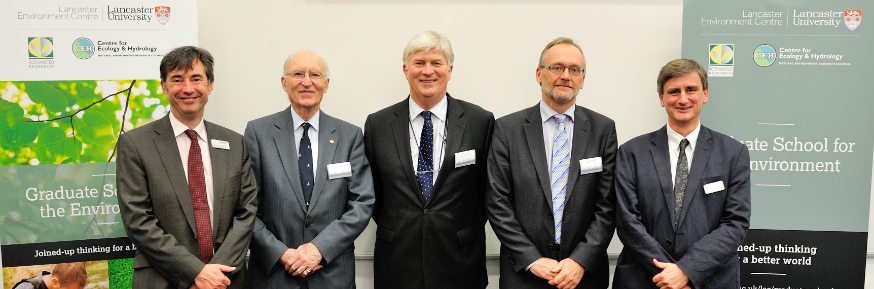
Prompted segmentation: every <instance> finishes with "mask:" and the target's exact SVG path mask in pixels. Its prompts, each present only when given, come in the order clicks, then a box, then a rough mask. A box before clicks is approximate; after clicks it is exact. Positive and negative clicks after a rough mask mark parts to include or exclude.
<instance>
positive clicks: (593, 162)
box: [580, 157, 604, 175]
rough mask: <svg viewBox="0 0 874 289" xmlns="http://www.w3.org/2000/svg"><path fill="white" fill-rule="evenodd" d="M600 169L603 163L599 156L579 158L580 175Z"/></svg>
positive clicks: (602, 168) (602, 167)
mask: <svg viewBox="0 0 874 289" xmlns="http://www.w3.org/2000/svg"><path fill="white" fill-rule="evenodd" d="M602 170H604V164H603V163H601V157H594V158H588V159H582V160H580V175H585V174H591V173H597V172H600V171H602Z"/></svg>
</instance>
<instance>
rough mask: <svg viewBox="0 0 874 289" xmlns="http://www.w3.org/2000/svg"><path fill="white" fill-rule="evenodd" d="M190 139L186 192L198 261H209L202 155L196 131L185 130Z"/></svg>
mask: <svg viewBox="0 0 874 289" xmlns="http://www.w3.org/2000/svg"><path fill="white" fill-rule="evenodd" d="M185 134H187V135H188V138H190V139H191V147H190V148H189V149H188V192H189V193H190V194H191V204H192V205H194V223H195V225H196V226H197V246H198V247H200V261H203V263H209V259H212V253H213V248H212V223H211V222H210V220H209V201H207V199H206V177H204V175H203V156H202V155H201V154H200V144H199V143H198V142H197V132H196V131H193V130H190V129H189V130H186V131H185Z"/></svg>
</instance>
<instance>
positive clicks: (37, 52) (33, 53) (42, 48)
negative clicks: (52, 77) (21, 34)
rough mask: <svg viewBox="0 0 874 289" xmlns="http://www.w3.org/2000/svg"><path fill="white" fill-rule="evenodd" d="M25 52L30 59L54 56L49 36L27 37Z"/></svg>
mask: <svg viewBox="0 0 874 289" xmlns="http://www.w3.org/2000/svg"><path fill="white" fill-rule="evenodd" d="M27 52H28V56H30V59H52V58H54V47H53V45H52V38H51V37H28V38H27Z"/></svg>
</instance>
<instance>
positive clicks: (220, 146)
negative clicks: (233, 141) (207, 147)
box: [209, 139, 231, 150]
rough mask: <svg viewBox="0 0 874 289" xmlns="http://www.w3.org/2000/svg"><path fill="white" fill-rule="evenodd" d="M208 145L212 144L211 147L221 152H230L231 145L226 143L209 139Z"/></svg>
mask: <svg viewBox="0 0 874 289" xmlns="http://www.w3.org/2000/svg"><path fill="white" fill-rule="evenodd" d="M209 143H210V144H212V147H214V148H217V149H223V150H230V149H231V145H230V144H228V141H224V140H219V139H211V140H209Z"/></svg>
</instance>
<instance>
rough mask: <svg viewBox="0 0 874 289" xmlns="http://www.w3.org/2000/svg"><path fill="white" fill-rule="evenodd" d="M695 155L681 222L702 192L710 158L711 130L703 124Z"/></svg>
mask: <svg viewBox="0 0 874 289" xmlns="http://www.w3.org/2000/svg"><path fill="white" fill-rule="evenodd" d="M695 146H696V147H695V155H693V157H692V165H691V166H689V181H688V183H686V194H685V195H684V196H683V208H682V209H681V210H680V220H679V223H680V224H683V219H684V217H685V216H686V212H687V211H689V210H688V208H689V204H691V203H692V199H694V198H695V197H696V196H698V194H699V193H700V191H701V190H700V189H699V188H701V187H702V184H701V178H702V177H704V170H705V169H706V168H707V163H708V161H709V160H710V146H711V143H710V130H709V129H707V128H705V127H704V126H701V131H700V132H698V141H697V142H696V143H695Z"/></svg>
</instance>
